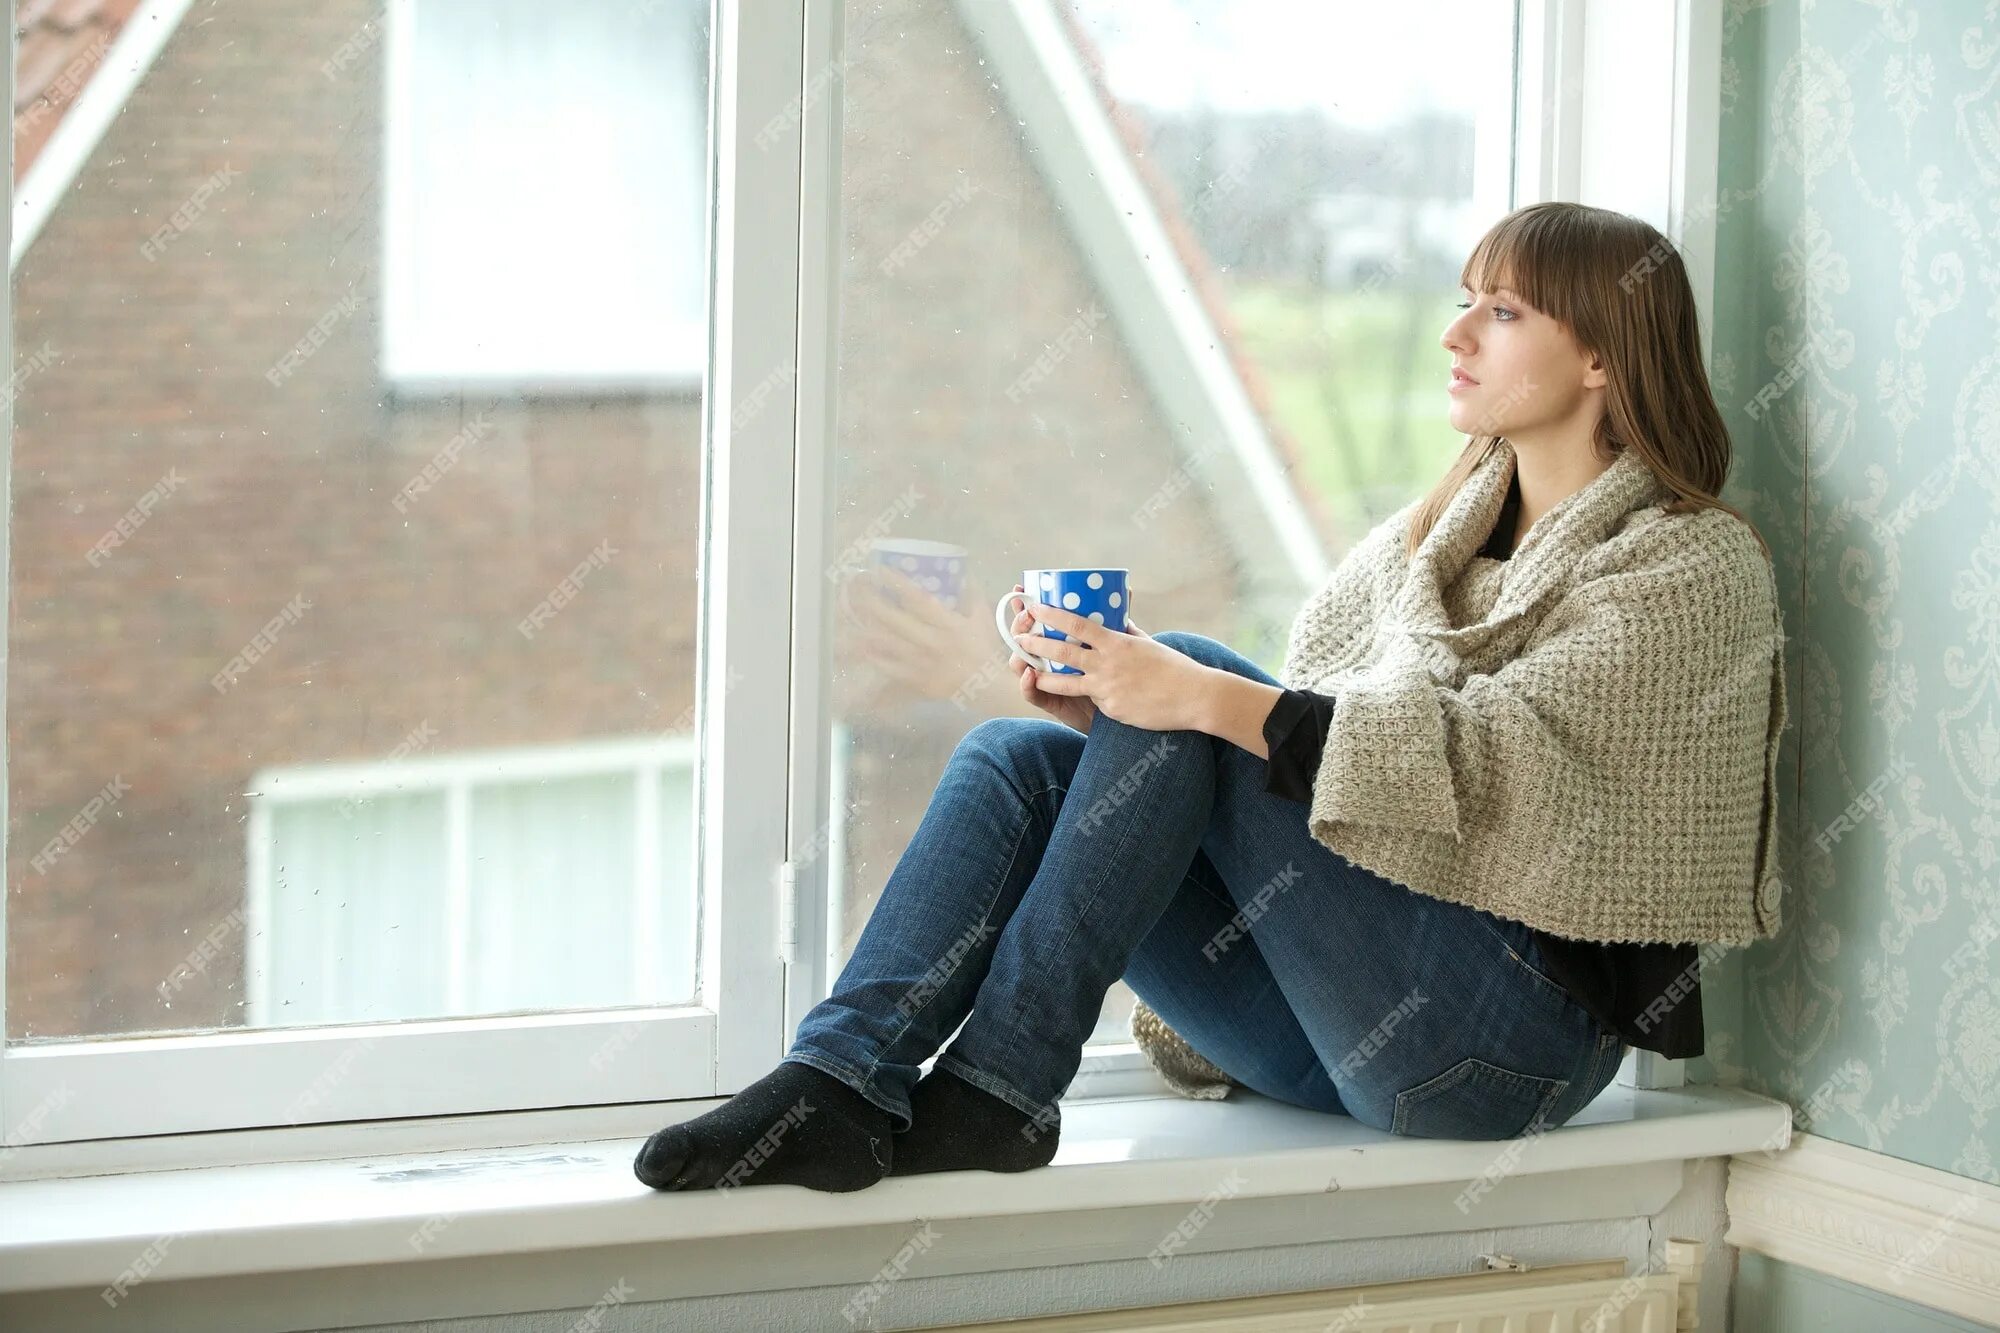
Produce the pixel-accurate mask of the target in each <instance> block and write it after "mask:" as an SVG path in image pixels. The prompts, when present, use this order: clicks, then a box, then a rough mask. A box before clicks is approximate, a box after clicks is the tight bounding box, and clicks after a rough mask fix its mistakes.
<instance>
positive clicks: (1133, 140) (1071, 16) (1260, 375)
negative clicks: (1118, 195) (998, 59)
mask: <svg viewBox="0 0 2000 1333" xmlns="http://www.w3.org/2000/svg"><path fill="white" fill-rule="evenodd" d="M1057 11H1058V13H1059V14H1060V15H1061V17H1062V20H1063V27H1064V29H1065V30H1066V31H1067V32H1068V34H1069V38H1070V42H1071V43H1072V44H1073V45H1074V46H1075V48H1076V52H1077V57H1078V59H1079V60H1081V61H1082V63H1083V66H1084V70H1085V72H1086V73H1087V74H1088V75H1089V77H1090V83H1091V86H1092V87H1093V88H1094V89H1096V91H1097V96H1098V100H1099V101H1100V102H1101V103H1102V104H1103V107H1104V112H1105V115H1106V116H1107V117H1108V118H1109V119H1110V122H1111V126H1112V128H1113V129H1114V130H1115V131H1116V132H1117V134H1118V138H1119V141H1120V142H1122V143H1123V144H1124V145H1125V151H1126V156H1127V157H1128V158H1129V159H1130V161H1131V164H1132V169H1133V171H1134V172H1135V173H1137V175H1138V177H1139V181H1140V183H1141V184H1143V185H1144V186H1145V188H1146V193H1147V194H1148V195H1149V196H1151V198H1152V200H1153V206H1154V208H1155V209H1156V210H1158V213H1159V217H1160V224H1161V226H1162V227H1164V228H1165V230H1166V233H1167V237H1168V239H1169V240H1171V241H1172V242H1173V246H1174V254H1175V255H1176V257H1177V258H1179V260H1180V262H1181V267H1182V268H1183V269H1185V270H1186V272H1187V278H1188V284H1189V286H1190V287H1192V288H1193V290H1194V294H1195V296H1196V298H1197V299H1198V300H1199V301H1200V302H1201V306H1202V309H1203V310H1204V311H1206V312H1207V315H1208V318H1209V322H1210V323H1212V324H1213V325H1214V326H1215V331H1216V335H1217V337H1218V339H1219V340H1220V342H1221V346H1222V351H1223V353H1224V355H1226V356H1227V357H1228V358H1229V365H1230V368H1231V369H1232V370H1233V371H1234V372H1235V374H1236V379H1237V381H1238V382H1239V383H1240V384H1241V385H1242V386H1243V392H1244V393H1245V394H1247V395H1248V396H1249V399H1250V403H1251V406H1252V407H1253V408H1254V409H1255V410H1256V413H1257V417H1258V419H1259V420H1260V421H1261V422H1262V423H1263V427H1264V432H1265V435H1266V437H1267V438H1268V439H1269V441H1270V443H1271V446H1272V448H1273V449H1274V450H1276V452H1277V453H1278V454H1279V456H1280V457H1282V458H1283V460H1284V462H1285V466H1286V470H1287V474H1288V475H1289V476H1290V478H1291V479H1292V487H1293V489H1294V491H1296V492H1297V494H1298V497H1299V502H1300V503H1301V504H1303V505H1304V506H1305V507H1306V508H1307V509H1308V510H1309V511H1311V513H1312V514H1313V517H1314V519H1315V520H1316V522H1317V526H1318V529H1319V531H1321V532H1325V531H1328V530H1330V528H1331V527H1332V521H1331V519H1330V517H1329V511H1328V510H1327V508H1326V503H1325V501H1324V499H1323V498H1322V497H1321V496H1320V495H1319V494H1318V492H1317V491H1316V490H1315V489H1314V488H1313V487H1312V486H1310V485H1308V484H1306V481H1305V478H1306V476H1307V471H1306V467H1305V458H1304V455H1303V453H1302V451H1301V450H1300V448H1299V446H1298V442H1297V441H1295V440H1294V439H1293V438H1292V437H1291V435H1290V433H1289V432H1287V431H1286V430H1285V428H1284V427H1283V426H1282V425H1281V424H1280V423H1279V420H1278V414H1277V412H1276V410H1275V409H1274V407H1273V405H1272V403H1271V395H1270V389H1269V386H1268V385H1267V383H1266V381H1265V379H1264V372H1263V370H1262V369H1261V368H1260V367H1259V366H1258V364H1257V360H1256V358H1255V357H1253V356H1251V355H1250V352H1249V349H1248V348H1246V347H1245V346H1244V344H1243V338H1242V334H1241V332H1240V331H1239V329H1238V326H1237V323H1236V317H1235V315H1234V314H1233V313H1232V312H1231V310H1230V308H1229V298H1228V297H1227V295H1226V294H1225V293H1224V291H1223V289H1222V284H1221V283H1220V281H1218V280H1217V278H1216V275H1215V267H1214V265H1213V264H1212V263H1211V262H1210V260H1209V256H1208V250H1207V249H1206V247H1204V246H1203V244H1202V241H1201V238H1200V237H1199V236H1198V235H1197V234H1196V233H1195V230H1194V227H1193V225H1192V224H1191V223H1190V222H1189V220H1188V215H1187V208H1186V206H1185V204H1184V202H1183V201H1182V199H1181V197H1180V192H1179V191H1178V190H1176V189H1175V188H1174V184H1173V182H1172V181H1170V180H1169V179H1168V178H1167V176H1166V173H1164V172H1163V171H1161V170H1160V169H1159V168H1158V167H1157V166H1155V165H1154V162H1153V158H1152V157H1151V156H1150V155H1149V154H1148V153H1147V151H1146V126H1145V123H1144V121H1143V119H1142V118H1141V116H1140V115H1139V114H1138V113H1137V112H1136V111H1135V110H1134V109H1133V108H1132V107H1129V106H1127V105H1126V104H1125V103H1124V102H1123V101H1121V100H1120V99H1119V97H1118V95H1117V94H1116V93H1114V92H1112V91H1111V83H1110V80H1109V79H1108V78H1106V76H1105V71H1104V57H1103V56H1102V54H1101V53H1100V52H1099V50H1098V47H1097V43H1096V41H1095V40H1094V39H1093V38H1092V37H1091V35H1090V33H1089V32H1088V31H1087V30H1086V29H1085V28H1084V25H1083V21H1082V19H1081V17H1080V16H1079V15H1078V14H1077V12H1076V9H1075V6H1074V4H1073V3H1071V0H1064V2H1063V3H1061V4H1059V5H1058V6H1057Z"/></svg>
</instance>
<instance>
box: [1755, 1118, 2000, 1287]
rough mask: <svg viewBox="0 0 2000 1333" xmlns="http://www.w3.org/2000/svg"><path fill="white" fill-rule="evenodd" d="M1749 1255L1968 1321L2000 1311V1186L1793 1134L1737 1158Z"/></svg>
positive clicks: (1860, 1149) (1864, 1150) (1824, 1140)
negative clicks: (1773, 1147)
mask: <svg viewBox="0 0 2000 1333" xmlns="http://www.w3.org/2000/svg"><path fill="white" fill-rule="evenodd" d="M1724 1200H1725V1203H1726V1206H1727V1207H1728V1210H1729V1230H1728V1231H1726V1232H1725V1233H1724V1234H1723V1239H1724V1240H1725V1241H1727V1242H1728V1243H1729V1244H1731V1245H1735V1246H1738V1247H1739V1248H1741V1249H1746V1250H1754V1251H1755V1252H1756V1253H1758V1254H1763V1255H1768V1256H1769V1257H1771V1258H1773V1259H1779V1260H1783V1261H1784V1262H1785V1263H1788V1264H1797V1265H1799V1266H1800V1267H1802V1268H1810V1269H1812V1270H1814V1271H1815V1272H1820V1273H1827V1274H1831V1275H1832V1276H1834V1277H1838V1278H1841V1279H1844V1280H1845V1281H1848V1282H1853V1283H1855V1284H1857V1285H1859V1286H1863V1287H1867V1288H1869V1289H1871V1290H1874V1291H1880V1292H1886V1293H1888V1294H1889V1295H1892V1296H1900V1297H1902V1298H1903V1299H1904V1300H1908V1301H1914V1302H1916V1303H1917V1304H1919V1305H1928V1306H1930V1307H1932V1308H1933V1309H1938V1310H1944V1311H1947V1312H1948V1313H1951V1314H1955V1315H1961V1316H1963V1317H1965V1318H1968V1319H1980V1320H1986V1319H1992V1318H1993V1316H1994V1312H1995V1311H2000V1188H1996V1187H1995V1186H1993V1185H1989V1184H1987V1183H1985V1182H1984V1181H1978V1180H1970V1179H1967V1178H1966V1177H1964V1176H1955V1175H1953V1174H1951V1173H1950V1172H1949V1171H1939V1170H1937V1169H1936V1168H1934V1167H1928V1166H1919V1165H1917V1164H1915V1163H1913V1162H1905V1161H1903V1160H1902V1159H1901V1158H1897V1157H1891V1156H1889V1155H1888V1154H1886V1153H1878V1152H1870V1151H1868V1150H1867V1149H1865V1148H1856V1147H1854V1146H1853V1145H1851V1144H1846V1143H1841V1142H1839V1141H1838V1140H1835V1139H1828V1138H1822V1137H1819V1136H1816V1135H1812V1134H1796V1135H1794V1136H1793V1139H1792V1143H1791V1146H1790V1147H1788V1148H1785V1149H1782V1150H1780V1151H1777V1152H1775V1153H1769V1154H1766V1153H1761V1152H1752V1153H1739V1154H1737V1155H1736V1156H1734V1157H1732V1158H1730V1160H1729V1186H1728V1189H1727V1191H1726V1193H1725V1196H1724Z"/></svg>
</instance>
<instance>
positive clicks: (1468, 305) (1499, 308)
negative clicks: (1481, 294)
mask: <svg viewBox="0 0 2000 1333" xmlns="http://www.w3.org/2000/svg"><path fill="white" fill-rule="evenodd" d="M1458 308H1459V309H1460V310H1470V309H1472V302H1470V301H1460V302H1459V303H1458ZM1493 313H1494V314H1496V315H1505V316H1506V317H1507V318H1508V319H1512V318H1514V312H1513V311H1511V310H1509V309H1508V308H1507V307H1506V306H1504V305H1496V306H1494V307H1493Z"/></svg>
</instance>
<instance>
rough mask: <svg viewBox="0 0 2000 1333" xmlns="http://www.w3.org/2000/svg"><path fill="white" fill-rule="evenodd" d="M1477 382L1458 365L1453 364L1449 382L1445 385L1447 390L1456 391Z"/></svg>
mask: <svg viewBox="0 0 2000 1333" xmlns="http://www.w3.org/2000/svg"><path fill="white" fill-rule="evenodd" d="M1477 383H1479V381H1478V380H1476V379H1474V378H1472V376H1470V375H1468V374H1466V373H1465V372H1464V371H1462V370H1460V369H1459V368H1458V367H1456V366H1453V367H1452V370H1451V383H1450V384H1449V385H1447V386H1446V387H1447V389H1448V391H1449V392H1451V393H1457V392H1458V391H1459V390H1460V389H1469V388H1471V387H1472V386H1473V385H1475V384H1477Z"/></svg>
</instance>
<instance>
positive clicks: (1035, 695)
mask: <svg viewBox="0 0 2000 1333" xmlns="http://www.w3.org/2000/svg"><path fill="white" fill-rule="evenodd" d="M1014 591H1015V592H1020V591H1021V585H1020V584H1018V583H1017V584H1015V585H1014ZM1024 600H1025V599H1024ZM1034 626H1035V621H1034V617H1032V616H1030V615H1029V614H1028V610H1027V608H1026V607H1025V606H1023V607H1022V608H1021V609H1020V610H1018V611H1016V612H1015V613H1014V624H1013V632H1014V633H1015V634H1017V635H1021V634H1026V633H1027V632H1028V631H1029V630H1031V629H1033V628H1034ZM1030 651H1033V650H1032V649H1031V650H1030ZM1007 665H1008V666H1010V667H1012V668H1013V670H1014V679H1015V681H1016V683H1018V684H1019V685H1020V687H1021V697H1022V698H1023V699H1026V700H1027V701H1028V702H1029V703H1031V704H1033V705H1034V706H1035V707H1037V708H1039V709H1041V710H1042V711H1043V712H1044V713H1047V714H1048V715H1049V716H1050V717H1052V718H1054V719H1055V720H1056V721H1058V722H1060V723H1062V724H1063V725H1064V726H1066V727H1074V728H1075V729H1076V730H1078V731H1080V732H1082V733H1083V734H1084V735H1086V736H1088V735H1089V734H1090V724H1091V723H1092V722H1093V721H1095V720H1096V718H1097V705H1096V704H1094V703H1092V702H1091V701H1090V700H1089V699H1088V698H1086V697H1083V696H1079V695H1066V694H1050V693H1048V692H1047V691H1046V690H1041V689H1037V688H1036V686H1035V678H1036V677H1037V676H1043V677H1046V676H1047V674H1048V673H1047V672H1042V671H1037V670H1035V668H1033V667H1032V666H1029V665H1028V663H1027V662H1026V661H1025V660H1023V659H1022V658H1020V657H1019V656H1017V655H1015V654H1013V653H1009V654H1007Z"/></svg>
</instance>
